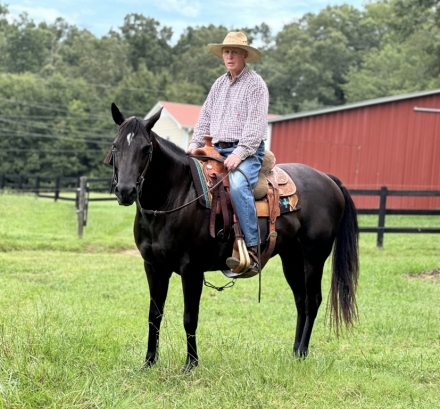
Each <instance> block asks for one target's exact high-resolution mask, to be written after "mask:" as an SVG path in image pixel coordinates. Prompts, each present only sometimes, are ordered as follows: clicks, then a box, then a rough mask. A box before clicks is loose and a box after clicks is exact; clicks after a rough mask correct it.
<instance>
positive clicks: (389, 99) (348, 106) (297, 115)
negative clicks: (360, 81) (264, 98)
mask: <svg viewBox="0 0 440 409" xmlns="http://www.w3.org/2000/svg"><path fill="white" fill-rule="evenodd" d="M435 94H440V89H433V90H430V91H419V92H411V93H408V94H401V95H393V96H391V97H383V98H375V99H369V100H366V101H360V102H355V103H353V104H346V105H340V106H336V107H330V108H322V109H315V110H313V111H304V112H298V113H295V114H287V115H279V116H276V117H272V118H268V121H269V123H272V122H280V121H286V120H289V119H297V118H304V117H308V116H315V115H323V114H329V113H332V112H338V111H346V110H349V109H355V108H364V107H368V106H371V105H378V104H386V103H390V102H396V101H401V100H406V99H412V98H419V97H425V96H429V95H435Z"/></svg>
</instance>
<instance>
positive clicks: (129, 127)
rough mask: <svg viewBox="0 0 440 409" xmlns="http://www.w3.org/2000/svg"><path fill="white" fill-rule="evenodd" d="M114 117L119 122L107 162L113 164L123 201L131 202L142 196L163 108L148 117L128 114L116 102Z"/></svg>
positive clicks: (117, 191) (113, 111)
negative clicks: (157, 124)
mask: <svg viewBox="0 0 440 409" xmlns="http://www.w3.org/2000/svg"><path fill="white" fill-rule="evenodd" d="M111 110H112V116H113V120H114V121H115V123H116V124H117V125H119V130H118V134H117V136H116V138H115V140H114V141H113V144H112V147H111V148H110V150H109V152H108V154H107V156H106V158H105V160H104V163H105V164H107V165H112V166H113V183H114V184H116V186H115V188H114V189H115V194H116V197H117V199H118V202H119V204H120V205H123V206H130V205H132V204H133V203H134V201H135V200H136V198H137V197H138V192H139V190H140V189H141V187H142V183H143V180H144V176H145V173H146V171H147V169H148V165H149V163H150V161H151V157H152V155H153V139H154V137H153V135H152V132H151V129H152V128H153V126H154V124H155V123H156V122H157V120H158V119H159V118H160V114H161V110H160V111H158V112H157V113H156V114H154V115H153V116H152V117H150V118H148V119H146V120H144V119H142V118H137V117H134V116H132V117H129V118H125V117H124V115H123V114H122V112H121V111H120V110H119V108H118V107H117V106H116V105H115V104H114V103H113V104H112V107H111Z"/></svg>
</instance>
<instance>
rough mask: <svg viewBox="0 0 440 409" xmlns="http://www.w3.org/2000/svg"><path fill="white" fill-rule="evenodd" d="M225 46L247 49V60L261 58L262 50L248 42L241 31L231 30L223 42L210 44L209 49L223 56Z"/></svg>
mask: <svg viewBox="0 0 440 409" xmlns="http://www.w3.org/2000/svg"><path fill="white" fill-rule="evenodd" d="M223 47H237V48H241V49H243V50H245V51H247V53H248V56H247V58H246V62H248V63H252V62H256V61H258V60H259V59H260V58H261V52H260V51H258V50H257V49H256V48H254V47H251V46H250V45H248V43H247V38H246V36H245V35H244V34H243V33H242V32H241V31H236V32H235V31H231V32H230V33H228V35H227V36H226V37H225V39H224V40H223V43H222V44H208V48H209V51H211V52H212V53H213V54H214V55H216V56H217V57H220V58H222V53H223V51H222V49H223Z"/></svg>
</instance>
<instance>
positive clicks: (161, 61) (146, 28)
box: [112, 13, 173, 73]
mask: <svg viewBox="0 0 440 409" xmlns="http://www.w3.org/2000/svg"><path fill="white" fill-rule="evenodd" d="M119 28H120V30H121V36H122V40H123V44H124V46H125V47H127V51H126V55H127V58H128V61H129V62H130V64H131V66H132V67H133V69H134V71H137V70H138V69H140V67H142V66H146V67H147V68H148V70H149V71H151V72H153V73H158V72H160V71H161V70H162V69H164V68H167V67H169V65H170V61H171V59H172V58H171V46H170V45H169V41H170V40H171V37H172V35H173V32H172V30H171V28H169V27H162V28H161V27H160V23H159V22H158V21H156V20H154V19H152V18H148V17H144V16H143V15H142V14H137V13H133V14H128V15H127V16H126V17H125V18H124V24H123V25H122V26H121V27H119ZM112 34H114V35H117V34H116V33H112Z"/></svg>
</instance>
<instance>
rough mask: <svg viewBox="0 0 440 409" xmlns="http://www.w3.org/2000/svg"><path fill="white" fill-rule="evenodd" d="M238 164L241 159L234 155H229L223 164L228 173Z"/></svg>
mask: <svg viewBox="0 0 440 409" xmlns="http://www.w3.org/2000/svg"><path fill="white" fill-rule="evenodd" d="M240 163H241V159H240V158H239V157H238V156H237V155H236V154H235V153H231V154H230V155H229V156H228V157H227V158H226V160H225V161H224V162H223V164H224V165H225V168H226V170H228V171H231V170H234V169H236V168H237V167H238V165H239V164H240Z"/></svg>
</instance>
